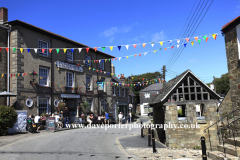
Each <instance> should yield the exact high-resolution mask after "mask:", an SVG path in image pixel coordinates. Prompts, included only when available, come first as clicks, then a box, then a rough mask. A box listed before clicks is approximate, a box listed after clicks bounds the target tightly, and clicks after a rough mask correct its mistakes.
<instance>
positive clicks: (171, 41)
mask: <svg viewBox="0 0 240 160" xmlns="http://www.w3.org/2000/svg"><path fill="white" fill-rule="evenodd" d="M219 34H221V33H214V34H208V35H204V36H195V37H188V38H182V39H174V40H167V41H158V42H148V43H139V44H128V45H118V46H105V47H94V48H93V49H94V50H95V52H96V51H97V49H99V48H100V49H102V51H103V52H104V51H105V49H106V48H109V49H110V50H111V51H112V50H113V48H114V47H116V48H118V50H119V51H120V50H121V49H122V47H126V49H127V50H128V49H129V46H133V47H134V48H136V47H137V46H142V47H143V48H145V46H146V45H147V44H150V45H151V46H152V47H153V46H154V45H155V44H156V43H157V44H158V43H159V44H160V45H161V46H163V43H165V42H167V43H168V44H169V45H170V46H171V49H172V47H173V46H172V43H173V41H176V42H177V44H178V45H179V43H180V42H181V40H184V41H185V42H186V43H185V44H187V43H188V42H190V41H191V39H193V38H194V40H195V41H196V42H198V43H199V44H200V43H201V39H204V40H205V41H206V42H207V41H208V39H209V37H212V38H213V39H215V40H216V38H217V36H218V35H219ZM191 44H192V45H193V44H194V41H191ZM178 45H175V46H178ZM3 48H5V49H6V51H8V50H9V49H10V48H11V49H12V50H13V52H16V51H17V50H20V52H21V53H22V52H23V51H24V50H27V52H28V53H29V52H30V50H31V49H33V50H34V51H35V53H37V52H38V50H41V52H42V53H44V52H45V51H47V50H48V51H49V53H52V51H53V50H56V52H57V53H59V52H60V50H63V52H64V53H66V52H67V51H68V50H70V51H71V52H73V51H74V50H78V51H79V53H80V52H81V51H82V49H85V50H86V51H87V52H88V51H89V49H90V48H89V47H85V48H84V47H83V48H17V47H0V52H1V51H2V49H3ZM166 48H169V47H166ZM166 48H165V50H166Z"/></svg>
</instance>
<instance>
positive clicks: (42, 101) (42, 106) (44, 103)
mask: <svg viewBox="0 0 240 160" xmlns="http://www.w3.org/2000/svg"><path fill="white" fill-rule="evenodd" d="M38 104H39V107H38V113H39V115H41V114H42V113H44V112H45V113H48V98H39V99H38Z"/></svg>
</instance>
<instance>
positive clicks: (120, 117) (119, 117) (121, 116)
mask: <svg viewBox="0 0 240 160" xmlns="http://www.w3.org/2000/svg"><path fill="white" fill-rule="evenodd" d="M122 118H123V115H122V112H120V113H119V115H118V119H119V123H122Z"/></svg>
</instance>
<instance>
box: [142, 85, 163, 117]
mask: <svg viewBox="0 0 240 160" xmlns="http://www.w3.org/2000/svg"><path fill="white" fill-rule="evenodd" d="M162 87H163V84H162V83H153V84H151V85H149V86H147V87H146V88H144V89H142V90H141V91H139V96H140V112H141V115H148V113H150V112H152V110H151V108H149V102H151V101H152V99H153V98H154V97H155V95H156V94H158V93H159V90H161V89H162Z"/></svg>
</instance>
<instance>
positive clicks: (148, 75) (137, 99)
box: [125, 72, 162, 104]
mask: <svg viewBox="0 0 240 160" xmlns="http://www.w3.org/2000/svg"><path fill="white" fill-rule="evenodd" d="M131 77H134V78H133V79H132V78H129V79H126V80H125V82H126V83H128V82H129V83H135V84H136V83H138V82H140V83H142V82H145V83H146V81H148V82H150V80H154V79H155V80H157V79H158V78H161V77H162V75H161V73H160V72H154V73H144V74H140V75H132V76H131ZM143 79H144V80H143ZM147 86H148V85H144V86H143V85H141V86H140V85H138V86H137V85H135V86H131V87H130V89H131V90H132V91H133V93H134V95H135V96H134V101H135V103H137V104H138V103H140V97H139V91H140V90H142V89H144V88H145V87H147Z"/></svg>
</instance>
